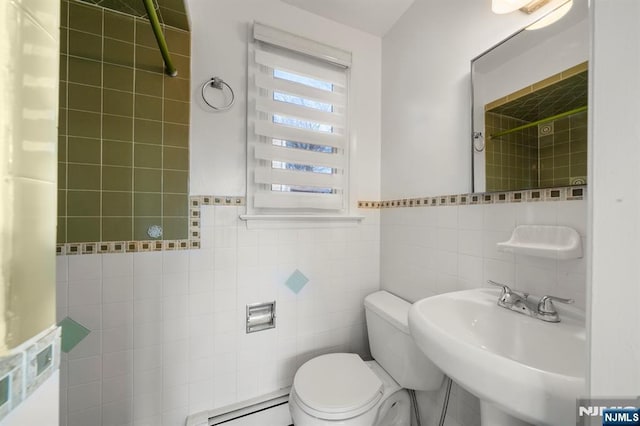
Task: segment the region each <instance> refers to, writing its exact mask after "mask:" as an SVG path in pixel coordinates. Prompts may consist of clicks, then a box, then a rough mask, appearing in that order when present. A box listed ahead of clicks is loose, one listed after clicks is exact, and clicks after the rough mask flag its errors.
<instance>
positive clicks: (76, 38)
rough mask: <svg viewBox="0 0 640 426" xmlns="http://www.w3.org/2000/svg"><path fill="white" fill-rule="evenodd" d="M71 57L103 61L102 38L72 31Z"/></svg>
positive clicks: (70, 38)
mask: <svg viewBox="0 0 640 426" xmlns="http://www.w3.org/2000/svg"><path fill="white" fill-rule="evenodd" d="M69 55H71V56H79V57H81V58H87V59H95V60H96V61H100V60H102V37H100V36H98V35H94V34H88V33H84V32H80V31H74V30H71V29H70V30H69Z"/></svg>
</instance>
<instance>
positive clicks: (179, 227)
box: [162, 217, 189, 240]
mask: <svg viewBox="0 0 640 426" xmlns="http://www.w3.org/2000/svg"><path fill="white" fill-rule="evenodd" d="M188 222H189V218H187V217H183V218H180V217H168V218H167V217H165V218H164V219H163V221H162V228H163V231H164V232H163V238H164V239H165V240H178V239H181V238H185V236H186V235H187V229H188V228H187V226H188V225H187V224H188Z"/></svg>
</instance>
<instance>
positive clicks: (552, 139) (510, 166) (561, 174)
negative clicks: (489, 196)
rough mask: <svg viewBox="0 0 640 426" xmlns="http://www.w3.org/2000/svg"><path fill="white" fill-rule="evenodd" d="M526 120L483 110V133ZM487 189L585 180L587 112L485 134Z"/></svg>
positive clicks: (573, 183) (539, 186) (523, 187)
mask: <svg viewBox="0 0 640 426" xmlns="http://www.w3.org/2000/svg"><path fill="white" fill-rule="evenodd" d="M523 124H526V122H524V121H522V120H519V119H515V118H512V117H507V116H504V115H500V114H496V113H492V112H487V113H485V126H486V132H487V133H486V134H487V135H491V134H495V133H498V132H500V131H503V130H508V129H511V128H514V127H517V126H520V125H523ZM485 159H486V169H485V170H486V184H487V191H491V192H494V191H513V190H518V189H526V188H549V187H559V186H570V185H584V184H586V183H587V112H586V111H585V112H580V113H577V114H573V115H571V116H568V117H564V118H561V119H559V120H554V121H552V122H549V123H544V124H540V125H538V126H534V127H530V128H528V129H524V130H521V131H519V132H514V133H510V134H508V135H504V136H501V137H500V138H494V139H491V138H488V140H487V144H486V156H485Z"/></svg>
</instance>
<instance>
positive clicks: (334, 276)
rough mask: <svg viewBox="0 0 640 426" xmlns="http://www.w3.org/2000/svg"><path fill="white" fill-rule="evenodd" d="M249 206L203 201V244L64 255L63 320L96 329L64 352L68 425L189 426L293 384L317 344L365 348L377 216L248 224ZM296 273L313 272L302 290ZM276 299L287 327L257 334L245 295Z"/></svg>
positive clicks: (374, 280)
mask: <svg viewBox="0 0 640 426" xmlns="http://www.w3.org/2000/svg"><path fill="white" fill-rule="evenodd" d="M243 212H244V207H229V206H203V207H202V223H201V231H202V235H201V241H202V244H201V249H198V250H183V251H163V252H144V253H121V254H94V255H82V256H58V257H57V261H58V265H57V266H58V269H57V270H58V274H57V275H58V276H57V300H58V317H59V319H62V318H64V317H65V316H67V315H69V316H70V317H71V318H73V319H74V320H76V321H78V322H80V323H82V324H83V325H85V326H86V327H87V328H89V329H91V331H92V332H91V334H89V336H87V338H85V339H84V340H83V341H82V342H80V343H79V344H78V346H77V347H75V348H74V349H73V350H72V351H71V352H70V353H69V354H64V355H63V357H62V362H61V382H62V386H61V387H62V391H61V418H62V419H61V425H62V426H65V425H68V426H87V425H92V426H120V425H149V426H151V425H154V426H157V425H168V426H181V425H183V424H184V421H185V418H186V416H187V415H189V414H191V413H195V412H198V411H201V410H207V409H212V408H216V407H221V406H225V405H227V404H231V403H234V402H237V401H243V400H246V399H250V398H252V397H255V396H258V395H260V394H265V393H268V392H271V391H274V390H276V389H278V388H280V387H283V386H289V385H291V382H292V378H293V374H294V373H295V371H296V369H297V368H298V366H300V365H301V364H302V363H303V362H305V361H306V360H308V359H310V358H311V357H313V356H316V355H318V354H320V353H326V352H335V351H350V352H357V353H360V354H361V355H363V356H367V355H368V343H367V339H366V331H365V326H364V309H363V305H362V303H363V302H362V301H363V298H364V296H365V295H366V294H368V293H371V292H373V291H376V290H378V288H379V282H380V279H379V270H380V268H379V261H380V247H379V245H380V224H379V216H380V212H379V211H378V210H367V211H363V212H361V213H362V214H363V215H364V216H365V217H366V218H365V220H364V221H363V223H362V224H360V225H355V226H353V227H346V228H316V229H282V230H277V229H265V230H248V229H246V225H245V223H244V222H241V221H240V220H239V219H238V215H239V214H240V213H243ZM296 269H298V270H300V271H301V272H302V273H304V274H305V276H307V277H308V278H309V279H310V282H309V283H308V284H307V285H306V286H305V287H304V288H303V289H302V290H301V291H300V292H299V293H298V294H297V295H296V294H295V293H293V292H292V291H291V290H290V289H289V288H287V287H286V286H285V285H284V283H285V281H286V280H287V278H288V277H289V276H290V275H291V274H292V273H293V272H294V271H295V270H296ZM270 300H276V301H277V326H276V328H275V329H271V330H266V331H262V332H258V333H253V334H246V333H245V305H247V304H249V303H255V302H262V301H270Z"/></svg>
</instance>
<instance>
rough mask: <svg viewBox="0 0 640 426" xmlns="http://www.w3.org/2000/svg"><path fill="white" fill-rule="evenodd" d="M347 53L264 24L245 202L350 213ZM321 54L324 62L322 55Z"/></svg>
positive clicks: (254, 45) (255, 52)
mask: <svg viewBox="0 0 640 426" xmlns="http://www.w3.org/2000/svg"><path fill="white" fill-rule="evenodd" d="M327 53H331V54H332V55H331V57H332V58H333V57H334V56H335V54H336V53H337V56H338V57H341V58H343V59H344V58H346V59H348V61H349V62H350V54H348V53H346V52H343V51H340V50H338V49H334V48H331V47H328V46H325V45H321V44H319V43H316V42H313V41H311V40H307V39H303V38H300V37H297V36H294V35H292V34H289V33H285V32H282V31H279V30H276V29H274V28H270V27H266V26H264V25H261V24H254V40H253V42H251V43H250V45H249V73H248V75H249V82H248V87H249V106H248V108H249V111H248V123H247V125H248V126H247V145H248V149H247V155H248V158H247V163H248V167H247V195H248V197H247V204H248V207H249V210H250V211H252V212H259V213H274V212H275V213H288V212H291V213H300V212H316V213H318V212H330V213H334V214H335V213H339V212H345V210H346V194H347V188H346V187H347V180H348V179H347V177H348V134H347V91H348V63H345V61H344V60H339V61H338V63H340V64H339V65H337V64H336V63H335V62H334V61H331V62H328V61H327V60H326V59H324V58H327ZM321 58H322V59H321Z"/></svg>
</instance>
